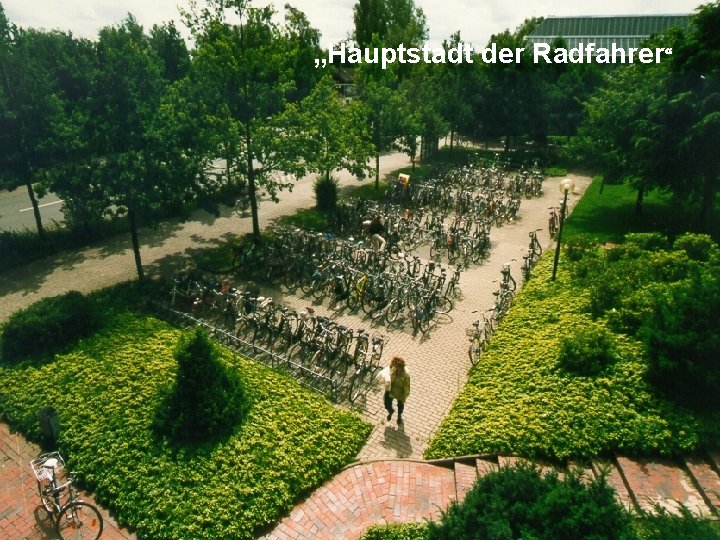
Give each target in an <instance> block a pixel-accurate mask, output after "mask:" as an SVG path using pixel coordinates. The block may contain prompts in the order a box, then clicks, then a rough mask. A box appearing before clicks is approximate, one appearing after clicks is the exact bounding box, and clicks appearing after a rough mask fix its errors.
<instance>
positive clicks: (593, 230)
mask: <svg viewBox="0 0 720 540" xmlns="http://www.w3.org/2000/svg"><path fill="white" fill-rule="evenodd" d="M600 184H601V178H600V177H599V176H597V177H595V178H594V179H593V182H592V184H591V185H590V187H588V189H587V191H586V192H585V194H584V195H583V197H582V199H580V202H578V204H577V206H576V207H575V209H574V210H573V213H572V215H571V216H570V217H569V218H568V221H567V224H566V225H565V228H564V230H563V239H565V238H570V237H571V236H576V235H587V236H589V237H591V238H594V239H596V240H597V241H598V242H600V243H604V242H613V243H618V242H620V241H621V240H622V238H623V236H624V235H625V234H626V233H629V232H655V231H657V232H662V233H665V234H667V235H668V236H671V237H673V236H675V235H677V234H678V233H680V232H684V231H690V230H693V223H694V221H695V219H694V218H695V216H696V210H694V209H693V208H692V207H690V206H688V205H685V204H681V203H679V202H677V201H673V199H672V196H671V195H669V194H666V193H662V192H660V191H658V190H652V191H650V192H648V193H646V194H645V197H644V204H643V214H642V215H640V216H638V215H636V214H635V199H636V198H637V191H635V190H634V189H631V188H630V186H628V185H627V184H606V185H605V187H604V188H603V192H602V193H600ZM710 221H711V223H713V224H714V230H712V231H710V234H712V235H713V236H714V237H715V238H718V236H719V233H720V228H718V225H717V220H716V219H711V220H710Z"/></svg>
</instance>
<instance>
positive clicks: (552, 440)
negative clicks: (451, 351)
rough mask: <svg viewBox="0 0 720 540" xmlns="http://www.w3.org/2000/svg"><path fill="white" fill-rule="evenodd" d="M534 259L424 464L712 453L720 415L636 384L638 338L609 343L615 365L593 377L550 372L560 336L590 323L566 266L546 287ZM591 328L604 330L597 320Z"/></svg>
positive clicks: (582, 293) (639, 378)
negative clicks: (475, 458) (484, 457)
mask: <svg viewBox="0 0 720 540" xmlns="http://www.w3.org/2000/svg"><path fill="white" fill-rule="evenodd" d="M551 267H552V257H543V258H542V259H541V260H540V262H539V263H538V266H537V267H536V270H535V272H534V275H533V279H532V280H531V281H530V282H528V284H527V285H526V286H524V287H523V289H522V291H521V292H520V294H519V295H518V298H517V301H516V303H515V305H514V306H513V309H511V310H510V313H508V315H507V316H506V317H505V318H504V319H503V323H502V325H501V326H500V328H499V329H498V331H497V332H496V333H495V334H494V335H493V340H492V342H491V344H490V346H489V349H488V351H487V352H486V353H485V354H484V355H483V358H482V361H481V362H480V363H479V364H478V365H477V366H476V367H475V368H474V369H473V371H472V373H471V374H470V377H469V380H468V383H467V385H466V386H465V388H464V389H463V391H462V392H461V393H460V395H459V396H458V397H457V399H456V400H455V402H454V404H453V406H452V409H451V411H450V414H449V415H448V416H447V417H446V418H445V420H444V421H443V423H442V425H441V426H440V429H439V430H438V432H437V434H436V435H435V437H434V438H433V440H432V441H431V442H430V445H429V447H428V449H427V450H426V452H425V457H427V458H442V457H449V456H461V455H470V454H486V453H488V454H489V453H501V454H513V453H517V454H520V455H524V456H527V457H533V456H538V457H543V456H545V457H550V458H559V459H565V458H569V457H594V456H597V455H600V454H604V453H612V452H620V453H625V454H630V455H650V456H655V455H665V456H667V455H677V454H683V453H690V452H693V451H695V450H699V449H703V448H713V447H714V448H717V446H718V444H720V411H717V410H716V411H710V412H707V413H694V412H693V411H691V410H689V409H687V408H684V407H682V406H679V405H677V404H676V403H673V402H672V401H670V400H668V399H665V398H663V397H662V396H659V395H658V394H657V393H656V392H655V391H654V388H653V387H652V386H651V385H650V384H649V383H648V382H647V380H646V376H645V375H646V370H647V364H648V358H647V356H646V354H645V352H644V347H643V343H642V342H641V341H640V340H639V339H638V337H634V336H629V335H623V334H616V335H615V336H614V340H613V341H614V351H615V354H614V358H615V362H614V363H613V364H612V365H610V366H608V367H607V368H606V369H605V371H603V372H602V373H601V374H599V375H597V376H594V377H577V376H575V375H573V374H569V373H567V372H565V371H563V370H562V369H558V367H559V365H558V357H559V353H560V347H561V341H562V338H563V336H569V335H573V334H575V333H576V332H578V331H579V330H580V329H582V328H585V327H587V326H589V325H592V324H593V320H592V317H591V315H590V313H588V311H589V307H590V293H589V290H588V288H586V287H584V286H582V285H581V284H579V283H578V282H577V281H573V280H572V279H571V278H570V276H569V268H568V264H567V261H565V260H563V261H562V262H561V265H560V272H559V274H558V280H557V281H555V282H553V281H551V280H550V273H551V269H552V268H551ZM596 323H597V324H600V325H604V326H606V327H607V320H606V319H603V318H600V319H598V320H597V321H596Z"/></svg>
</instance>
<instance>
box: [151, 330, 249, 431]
mask: <svg viewBox="0 0 720 540" xmlns="http://www.w3.org/2000/svg"><path fill="white" fill-rule="evenodd" d="M174 356H175V360H177V363H178V371H177V377H176V379H175V384H174V386H173V388H172V389H171V391H170V394H169V395H168V396H167V398H166V399H165V400H164V402H163V403H162V404H161V406H160V409H159V411H158V420H157V426H158V430H159V432H160V433H162V434H165V435H167V436H169V437H170V439H171V440H173V441H174V442H176V443H181V444H186V443H203V442H206V441H209V440H218V439H223V438H226V437H227V436H229V435H230V434H232V433H233V431H234V430H235V428H236V427H237V426H238V424H239V423H240V422H241V421H242V419H243V418H244V417H245V413H246V412H247V410H248V408H249V406H250V403H249V401H248V398H247V395H246V392H245V389H244V388H243V385H242V382H241V381H240V379H239V377H238V374H237V373H235V372H233V371H230V370H229V369H227V367H226V366H225V365H224V364H222V363H221V362H219V361H218V356H219V354H218V351H217V349H216V347H215V345H214V344H213V343H212V342H211V341H210V339H209V338H208V336H207V333H206V332H205V331H204V330H202V329H197V330H195V332H193V333H192V334H190V335H189V336H182V337H181V338H180V342H179V344H178V346H177V349H176V350H175V355H174Z"/></svg>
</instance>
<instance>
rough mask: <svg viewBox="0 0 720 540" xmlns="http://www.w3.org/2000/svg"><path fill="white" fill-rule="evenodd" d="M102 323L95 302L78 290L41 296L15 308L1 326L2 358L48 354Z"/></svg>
mask: <svg viewBox="0 0 720 540" xmlns="http://www.w3.org/2000/svg"><path fill="white" fill-rule="evenodd" d="M100 326H102V315H101V311H100V309H99V308H98V306H97V305H96V303H95V302H94V301H93V300H92V299H91V298H88V297H87V296H83V295H82V294H80V293H79V292H77V291H70V292H68V293H66V294H64V295H62V296H53V297H50V298H44V299H43V300H40V301H39V302H37V303H35V304H33V305H31V306H30V307H28V308H25V309H23V310H21V311H17V312H15V313H14V314H13V315H12V316H11V317H10V319H9V320H8V321H7V322H6V323H5V325H4V326H3V329H2V330H3V331H2V361H3V362H4V363H7V364H14V363H17V362H20V361H21V360H24V359H26V358H28V357H35V356H40V355H44V356H48V355H50V356H51V355H52V354H53V353H55V352H57V351H59V350H61V349H63V348H65V347H67V346H69V345H71V344H74V343H75V342H76V341H77V340H78V339H80V338H83V337H86V336H89V335H90V334H92V333H93V332H94V331H95V330H97V329H98V328H100Z"/></svg>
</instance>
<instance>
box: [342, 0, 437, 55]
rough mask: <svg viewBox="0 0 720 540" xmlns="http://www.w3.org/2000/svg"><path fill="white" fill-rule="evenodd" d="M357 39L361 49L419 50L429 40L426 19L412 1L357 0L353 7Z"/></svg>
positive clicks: (355, 37) (355, 36)
mask: <svg viewBox="0 0 720 540" xmlns="http://www.w3.org/2000/svg"><path fill="white" fill-rule="evenodd" d="M353 22H354V23H355V32H354V35H353V37H354V39H355V42H356V43H357V44H358V46H359V47H361V48H365V47H376V46H377V45H374V44H373V36H377V37H378V39H379V43H380V44H381V46H382V47H391V48H395V49H396V48H397V47H398V46H399V45H400V44H401V43H403V44H404V45H405V47H419V46H422V44H423V42H424V41H425V40H426V39H427V32H428V30H427V19H426V18H425V14H424V13H423V10H422V9H420V8H418V7H416V6H415V2H414V1H413V0H358V2H357V4H355V6H354V7H353Z"/></svg>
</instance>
